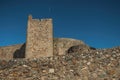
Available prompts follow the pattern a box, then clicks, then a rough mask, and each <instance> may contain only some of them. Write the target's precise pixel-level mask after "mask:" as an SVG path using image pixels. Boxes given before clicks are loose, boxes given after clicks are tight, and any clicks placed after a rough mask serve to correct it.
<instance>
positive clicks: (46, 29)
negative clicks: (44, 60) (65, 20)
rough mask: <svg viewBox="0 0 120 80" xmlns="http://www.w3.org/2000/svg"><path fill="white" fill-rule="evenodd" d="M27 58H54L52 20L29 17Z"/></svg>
mask: <svg viewBox="0 0 120 80" xmlns="http://www.w3.org/2000/svg"><path fill="white" fill-rule="evenodd" d="M25 56H26V58H40V57H50V56H53V28H52V19H32V16H31V15H29V17H28V28H27V41H26V52H25Z"/></svg>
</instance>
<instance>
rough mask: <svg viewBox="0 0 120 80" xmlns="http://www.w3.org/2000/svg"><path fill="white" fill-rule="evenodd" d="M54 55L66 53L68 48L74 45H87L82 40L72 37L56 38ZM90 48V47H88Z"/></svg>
mask: <svg viewBox="0 0 120 80" xmlns="http://www.w3.org/2000/svg"><path fill="white" fill-rule="evenodd" d="M53 42H54V55H65V53H66V52H67V51H68V49H69V48H70V47H72V46H77V45H84V46H86V47H83V48H87V45H86V44H85V43H84V42H83V41H80V40H76V39H70V38H54V41H53ZM88 48H89V47H88Z"/></svg>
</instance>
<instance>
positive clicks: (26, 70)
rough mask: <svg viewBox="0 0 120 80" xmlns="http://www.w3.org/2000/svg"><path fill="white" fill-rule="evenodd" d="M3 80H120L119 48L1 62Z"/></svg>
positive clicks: (1, 78)
mask: <svg viewBox="0 0 120 80" xmlns="http://www.w3.org/2000/svg"><path fill="white" fill-rule="evenodd" d="M0 80H120V47H116V48H111V49H96V50H95V49H90V50H89V51H84V52H81V51H80V50H75V51H74V50H73V52H69V53H68V52H67V53H66V54H65V55H62V56H53V57H49V58H39V59H31V60H30V59H12V60H9V61H5V60H1V61H0Z"/></svg>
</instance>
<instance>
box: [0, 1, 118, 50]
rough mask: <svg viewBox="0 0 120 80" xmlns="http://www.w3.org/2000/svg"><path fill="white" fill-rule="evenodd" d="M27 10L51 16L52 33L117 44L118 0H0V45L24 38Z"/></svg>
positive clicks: (99, 43)
mask: <svg viewBox="0 0 120 80" xmlns="http://www.w3.org/2000/svg"><path fill="white" fill-rule="evenodd" d="M29 14H32V16H33V18H53V26H54V37H68V38H75V39H79V40H83V41H84V42H85V43H87V44H88V45H90V46H93V47H96V48H111V47H114V46H120V0H0V46H6V45H12V44H19V43H24V42H25V41H26V28H27V19H28V15H29Z"/></svg>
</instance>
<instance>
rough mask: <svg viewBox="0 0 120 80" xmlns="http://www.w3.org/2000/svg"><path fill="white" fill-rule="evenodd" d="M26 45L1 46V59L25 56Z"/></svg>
mask: <svg viewBox="0 0 120 80" xmlns="http://www.w3.org/2000/svg"><path fill="white" fill-rule="evenodd" d="M24 50H25V45H23V44H19V45H13V46H6V47H0V59H3V60H10V59H13V58H24V56H22V55H25V54H24Z"/></svg>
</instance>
